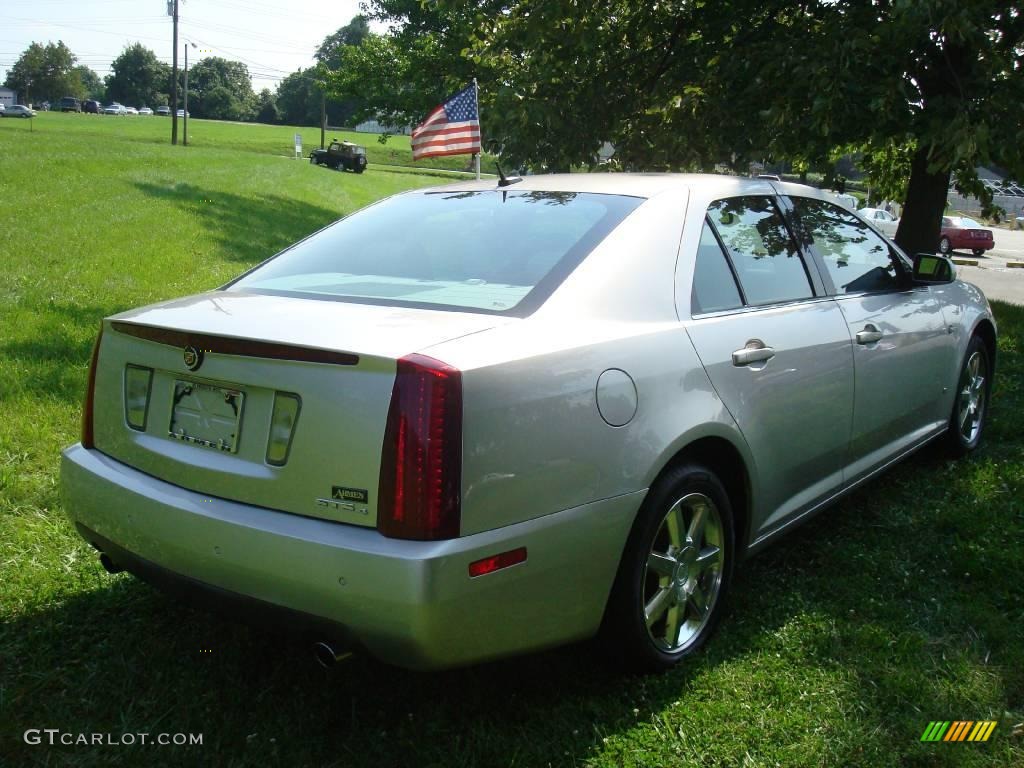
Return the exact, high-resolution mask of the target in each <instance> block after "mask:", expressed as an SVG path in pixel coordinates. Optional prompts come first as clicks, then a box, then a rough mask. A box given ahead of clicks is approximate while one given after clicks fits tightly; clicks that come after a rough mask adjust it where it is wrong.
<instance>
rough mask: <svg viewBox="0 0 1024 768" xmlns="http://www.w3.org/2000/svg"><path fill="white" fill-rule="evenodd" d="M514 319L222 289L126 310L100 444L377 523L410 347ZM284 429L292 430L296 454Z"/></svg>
mask: <svg viewBox="0 0 1024 768" xmlns="http://www.w3.org/2000/svg"><path fill="white" fill-rule="evenodd" d="M512 321H514V320H513V319H511V318H503V317H496V316H491V315H484V314H477V313H466V312H444V311H437V310H424V309H412V308H406V307H395V306H381V305H370V304H352V303H347V302H337V301H321V300H311V299H294V298H284V297H280V296H264V295H256V294H246V293H235V292H222V291H218V292H212V293H207V294H202V295H199V296H195V297H191V298H188V299H182V300H178V301H171V302H166V303H163V304H158V305H154V306H152V307H147V308H143V309H140V310H136V311H133V312H128V313H125V314H122V315H117V316H115V317H113V318H110V319H108V320H107V321H106V322H105V327H104V333H103V338H102V343H101V346H100V353H99V354H100V357H99V362H98V367H97V375H96V391H95V410H94V414H95V415H94V429H95V445H96V448H97V449H99V450H100V451H103V452H104V453H106V454H108V455H110V456H112V457H113V458H115V459H118V460H119V461H122V462H124V463H126V464H128V465H130V466H132V467H135V468H136V469H139V470H141V471H143V472H146V473H147V474H150V475H153V476H155V477H158V478H160V479H162V480H166V481H167V482H169V483H172V484H174V485H176V486H180V487H182V488H186V489H189V490H191V491H195V492H199V493H202V494H209V496H210V497H211V498H213V497H217V498H222V499H229V500H233V501H238V502H242V503H247V504H255V505H259V506H263V507H269V508H272V509H278V510H282V511H286V512H292V513H296V514H302V515H308V516H313V517H322V518H326V519H330V520H337V521H341V522H348V523H355V524H359V525H374V524H375V523H376V512H377V498H376V497H377V492H378V488H377V486H378V482H379V475H380V455H381V445H382V441H383V439H384V430H385V426H386V422H387V414H388V406H389V404H390V399H391V390H392V385H393V383H394V378H395V370H396V361H397V360H398V358H400V357H402V356H404V355H407V354H410V353H412V352H416V351H417V350H420V349H424V348H426V347H429V346H431V345H433V344H437V343H440V342H443V341H449V340H451V339H454V338H458V337H460V336H464V335H466V334H469V333H475V332H478V331H482V330H485V329H487V328H490V327H493V326H494V325H497V324H500V323H507V322H512ZM146 371H151V373H148V374H147V373H146ZM141 397H145V406H144V407H143V409H142V412H143V413H144V418H143V419H142V422H141V423H139V408H138V402H139V398H141ZM278 406H283V410H282V407H278ZM286 406H291V407H292V410H293V411H294V413H292V414H290V415H289V413H287V412H286V411H287V410H288V408H287V407H286ZM275 408H277V410H275ZM133 419H134V421H135V423H134V424H133V423H132V420H133ZM275 430H277V431H276V432H275ZM281 430H284V432H282V431H281ZM272 433H273V434H274V435H275V440H277V441H278V442H280V441H281V440H284V439H286V438H290V439H289V440H288V445H287V450H286V451H285V454H286V459H285V461H284V462H283V463H280V458H281V452H280V451H279V452H277V453H276V454H274V452H272V451H269V447H270V437H271V434H272Z"/></svg>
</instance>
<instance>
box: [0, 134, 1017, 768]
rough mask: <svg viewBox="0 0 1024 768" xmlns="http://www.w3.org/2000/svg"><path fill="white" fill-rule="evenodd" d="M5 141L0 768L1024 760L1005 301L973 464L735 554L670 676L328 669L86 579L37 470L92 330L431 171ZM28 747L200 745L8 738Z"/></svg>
mask: <svg viewBox="0 0 1024 768" xmlns="http://www.w3.org/2000/svg"><path fill="white" fill-rule="evenodd" d="M67 117H69V118H73V117H75V116H67ZM11 122H14V121H7V123H11ZM192 122H195V121H192ZM7 123H3V122H0V142H3V150H4V156H5V158H10V162H8V163H6V169H7V170H6V172H5V174H3V181H2V182H0V184H2V186H0V202H3V203H4V210H7V211H11V212H12V215H11V218H12V221H11V226H12V227H13V228H14V229H15V230H16V231H17V232H18V233H19V235H20V237H19V238H17V242H15V241H13V240H12V239H7V240H4V241H3V242H2V244H0V264H2V267H3V269H2V270H0V723H2V727H0V763H3V764H4V765H7V764H10V765H23V764H32V763H38V764H48V765H75V766H106V765H126V766H137V765H150V764H153V765H157V764H181V765H201V764H202V765H218V766H219V765H225V766H247V765H253V766H264V765H277V764H281V765H290V766H305V765H331V766H407V765H417V766H450V765H488V766H510V765H515V766H547V765H587V766H595V767H600V768H604V767H606V766H607V767H609V768H610V767H611V766H669V765H720V766H739V765H750V766H775V765H781V766H819V765H851V766H904V765H911V766H959V765H967V766H1015V765H1021V764H1022V763H1024V747H1022V744H1021V739H1020V738H1019V737H1012V736H1011V735H1010V734H1011V730H1012V726H1013V724H1014V723H1019V722H1020V721H1021V720H1024V648H1022V645H1021V637H1022V629H1024V590H1022V588H1021V586H1020V581H1019V575H1020V570H1021V563H1024V544H1022V542H1024V505H1022V498H1024V437H1022V435H1024V415H1022V414H1024V393H1022V391H1021V381H1022V377H1024V348H1022V344H1024V308H1020V307H1012V306H1009V305H1003V304H997V305H996V307H995V309H996V313H997V319H998V320H999V323H1000V334H1001V336H1000V342H999V344H1000V360H999V366H1000V370H999V377H998V379H997V384H996V389H995V391H994V393H993V399H992V410H991V421H990V424H989V432H988V436H987V441H986V443H985V446H984V447H983V449H982V450H981V451H979V452H978V453H977V454H976V455H975V456H973V457H972V458H971V459H969V460H966V461H962V462H950V461H948V460H946V459H944V458H942V457H941V456H940V455H938V454H937V453H936V452H934V451H927V450H926V451H923V452H921V453H919V454H917V455H916V456H914V457H912V458H911V459H910V460H908V461H907V462H904V463H903V464H902V465H900V466H899V467H897V468H895V469H894V470H893V471H891V472H889V473H887V474H886V475H885V476H884V477H883V478H881V479H880V480H879V481H877V482H875V483H873V484H871V485H870V486H869V487H866V488H865V489H863V490H861V491H860V492H858V493H856V494H854V495H852V496H851V497H849V498H847V499H846V500H845V501H844V502H843V503H841V504H840V505H838V506H836V507H834V508H832V509H830V510H828V511H826V512H824V513H823V514H822V515H820V516H819V517H818V518H816V519H815V520H814V521H812V522H811V523H809V524H808V525H805V526H803V527H802V528H801V529H800V530H798V531H796V532H795V533H794V534H792V535H790V536H789V537H787V538H786V539H784V540H783V541H781V542H780V543H779V544H777V545H776V546H774V547H773V548H771V549H769V550H768V551H766V552H765V553H763V554H762V555H759V556H758V557H756V558H754V559H752V560H751V561H749V562H747V563H745V564H743V566H742V567H741V568H740V570H739V571H738V574H737V579H736V582H735V586H734V591H733V593H732V596H731V600H730V603H729V606H728V614H727V616H726V617H725V620H724V621H723V623H722V625H721V629H720V631H719V633H718V634H717V636H716V637H715V638H714V639H713V640H712V642H711V643H710V644H709V646H708V647H707V649H706V651H705V652H704V653H702V654H701V655H700V656H698V657H697V658H695V659H693V660H691V661H689V662H688V663H686V664H684V665H683V666H682V667H680V668H679V669H677V670H674V671H673V672H671V673H668V674H665V675H662V676H657V677H649V678H634V677H624V676H622V675H620V674H618V673H616V672H614V671H613V670H611V669H609V668H608V667H607V666H606V665H605V664H604V663H603V661H602V660H600V659H599V658H598V656H597V655H596V654H595V653H594V652H593V651H592V649H591V648H590V647H589V646H587V645H583V646H577V647H572V648H566V649H558V650H554V651H550V652H547V653H542V654H536V655H533V656H529V657H526V658H521V659H513V660H509V661H505V662H500V663H495V664H490V665H486V666H481V667H476V668H472V669H466V670H460V671H455V672H450V673H445V674H434V675H426V674H416V673H411V672H405V671H402V670H397V669H392V668H388V667H384V666H382V665H379V664H376V663H375V662H373V661H372V660H369V659H366V658H357V659H356V660H354V661H353V662H352V663H350V664H348V665H346V666H343V667H341V668H339V669H338V670H336V671H335V672H334V673H332V674H328V675H325V674H324V673H323V672H322V671H320V670H319V668H317V667H315V666H314V665H313V664H312V662H311V661H310V659H309V658H308V654H307V652H306V649H305V648H301V647H297V646H296V645H294V644H293V643H292V642H291V641H288V640H285V639H281V638H278V637H275V636H273V635H270V634H267V633H266V632H263V631H259V630H254V629H249V628H246V627H242V626H237V625H234V624H231V623H228V622H226V621H222V620H221V619H219V618H218V617H216V616H211V615H208V614H204V613H197V612H193V611H191V610H189V609H187V608H185V607H183V606H181V605H178V604H176V603H174V602H172V601H170V600H168V599H166V598H164V597H162V596H161V595H160V594H158V593H156V592H154V591H152V590H151V589H149V588H148V587H147V586H145V585H144V584H141V583H139V582H137V581H135V580H134V579H132V578H131V577H128V576H117V577H110V576H108V575H106V574H105V573H104V572H103V571H102V569H101V568H100V567H99V565H98V564H97V563H96V561H95V557H94V553H93V552H92V551H91V550H90V549H89V548H88V547H87V546H86V545H85V544H84V543H83V542H81V541H80V540H79V539H78V537H77V536H76V535H75V533H74V532H73V531H72V529H71V527H70V525H69V524H68V523H67V522H66V521H65V520H64V518H63V516H62V512H61V508H60V502H59V499H58V496H57V462H58V453H59V451H60V449H61V448H62V447H63V446H64V445H67V444H69V443H71V442H74V440H76V439H77V431H78V412H79V400H80V395H81V391H82V386H83V383H84V378H85V373H86V371H85V367H86V361H87V358H88V354H89V349H90V346H91V343H92V338H93V335H94V333H95V328H96V326H97V324H98V322H99V319H100V318H101V317H103V316H104V315H107V314H110V313H112V312H115V311H118V310H120V309H123V308H126V307H129V306H135V305H138V304H142V303H145V302H149V301H154V300H158V299H162V298H167V297H170V296H175V295H181V294H184V293H189V292H192V291H196V290H200V289H205V288H209V287H213V286H215V285H218V284H220V283H222V282H224V281H226V280H227V279H228V278H229V277H231V276H233V275H235V274H237V273H238V272H240V271H242V270H243V269H244V268H245V267H246V266H248V265H249V264H251V263H253V262H254V261H257V260H259V259H261V258H263V257H265V256H267V255H269V254H270V253H271V252H272V251H273V250H275V249H276V248H278V247H280V246H281V245H282V244H285V243H287V242H291V241H292V240H294V239H297V238H299V237H301V236H303V235H305V234H306V233H308V232H309V231H310V230H312V229H315V228H317V227H319V226H322V225H323V224H326V223H327V222H329V221H330V220H332V219H333V218H336V217H337V216H338V215H340V214H341V213H343V212H346V211H348V210H351V208H353V207H356V206H358V205H361V204H363V203H365V202H367V201H369V200H371V199H375V197H379V196H381V195H384V194H388V193H390V192H393V191H396V190H397V189H399V188H401V187H402V186H403V185H414V184H422V183H432V182H433V181H434V180H430V179H423V178H421V177H416V176H412V177H410V176H409V175H408V174H394V173H375V172H374V171H372V170H371V171H369V172H367V173H366V174H364V175H363V176H361V177H360V176H355V175H353V174H337V173H332V172H328V171H325V170H323V169H315V168H311V167H310V166H309V165H308V164H304V163H291V162H288V161H285V160H282V159H280V158H274V157H271V156H267V157H260V156H259V155H258V154H257V153H253V152H250V151H247V150H241V151H240V150H238V149H237V148H236V147H222V148H219V149H218V148H216V147H200V146H198V145H197V146H194V147H191V148H189V150H188V151H187V153H186V152H183V151H182V149H181V148H177V149H175V148H172V147H169V146H168V147H165V146H162V145H157V144H155V143H153V142H149V143H147V142H142V141H133V140H130V137H129V138H124V139H121V138H117V137H106V138H104V139H103V140H102V141H101V140H99V139H94V138H89V137H83V136H81V135H76V136H74V137H63V138H60V137H58V138H55V137H54V136H52V135H51V136H49V137H47V138H46V139H45V140H44V141H42V142H38V135H39V133H41V131H39V132H37V133H36V134H31V135H30V134H24V135H22V134H17V136H16V137H15V134H13V133H5V132H4V131H5V129H6V128H7ZM40 127H41V126H40ZM250 130H252V131H259V130H263V129H261V128H260V127H251V128H250ZM43 148H45V149H47V150H48V151H47V152H46V153H45V154H44V153H42V149H43ZM49 150H54V151H53V152H50V151H49ZM528 629H529V628H524V631H528ZM935 719H996V720H998V721H999V723H1000V724H999V726H998V727H997V729H996V731H995V733H994V735H993V737H992V739H991V741H990V742H988V743H986V744H958V745H950V744H927V745H925V744H921V743H920V742H919V741H918V739H919V738H920V735H921V733H922V731H923V730H924V727H925V725H927V723H928V721H930V720H935ZM27 728H59V729H61V730H62V731H64V732H70V733H78V732H86V733H93V732H101V733H105V732H112V733H115V734H122V733H139V732H150V733H153V734H156V733H160V732H171V733H175V732H195V733H202V734H203V737H204V740H203V744H202V746H194V747H138V746H136V747H113V746H108V747H100V746H92V747H85V746H77V747H74V746H68V747H61V746H58V747H49V746H30V745H26V744H25V743H24V742H23V740H22V733H23V731H24V730H25V729H27Z"/></svg>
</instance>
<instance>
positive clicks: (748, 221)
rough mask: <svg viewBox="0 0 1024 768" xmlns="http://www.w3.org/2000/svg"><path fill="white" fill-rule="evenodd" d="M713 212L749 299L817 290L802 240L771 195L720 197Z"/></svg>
mask: <svg viewBox="0 0 1024 768" xmlns="http://www.w3.org/2000/svg"><path fill="white" fill-rule="evenodd" d="M708 217H709V218H710V220H711V222H712V223H713V224H714V227H715V230H716V231H717V232H718V235H719V237H720V238H721V240H722V243H723V244H724V245H725V248H726V250H727V251H728V253H729V258H730V259H731V260H732V264H733V267H734V268H735V269H736V276H737V277H738V278H739V281H740V285H741V286H743V293H744V295H745V296H746V298H747V303H748V304H774V303H778V302H781V301H792V300H794V299H804V298H808V297H810V296H813V295H814V291H813V290H812V289H811V283H810V280H809V279H808V277H807V270H806V269H805V268H804V263H803V260H802V259H801V258H800V253H799V251H798V250H797V247H796V243H794V242H793V238H792V236H791V235H790V234H789V230H788V229H787V228H786V224H785V222H784V221H783V219H782V214H781V213H780V212H779V209H778V208H777V207H776V205H775V203H774V202H773V201H772V199H771V198H770V197H732V198H729V199H727V200H718V201H716V202H714V203H712V204H711V207H710V208H709V209H708Z"/></svg>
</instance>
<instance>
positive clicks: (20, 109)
mask: <svg viewBox="0 0 1024 768" xmlns="http://www.w3.org/2000/svg"><path fill="white" fill-rule="evenodd" d="M0 115H2V116H3V117H35V116H36V111H35V110H34V109H31V108H30V107H26V106H25V105H24V104H12V105H11V106H9V107H7V109H5V110H4V111H3V112H2V113H0Z"/></svg>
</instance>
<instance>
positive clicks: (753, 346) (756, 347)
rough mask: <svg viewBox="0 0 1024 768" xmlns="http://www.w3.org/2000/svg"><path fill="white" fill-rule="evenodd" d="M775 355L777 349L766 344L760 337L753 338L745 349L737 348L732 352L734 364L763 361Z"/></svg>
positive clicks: (740, 364) (741, 364)
mask: <svg viewBox="0 0 1024 768" xmlns="http://www.w3.org/2000/svg"><path fill="white" fill-rule="evenodd" d="M773 357H775V350H774V349H772V348H771V347H767V346H765V343H764V342H763V341H761V340H760V339H751V340H750V341H748V342H747V343H746V345H745V346H744V347H743V349H737V350H736V351H735V352H733V353H732V364H733V365H735V366H743V365H750V364H751V363H761V362H764V361H766V360H771V359H772V358H773Z"/></svg>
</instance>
